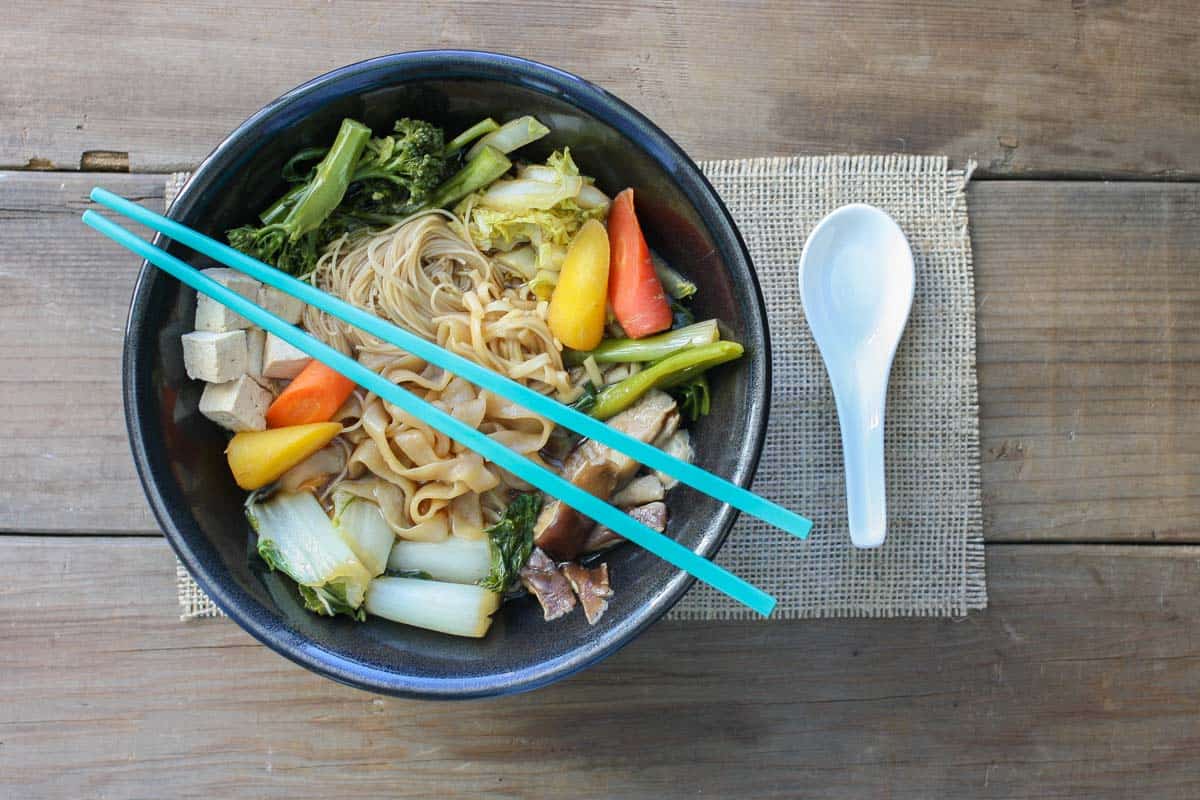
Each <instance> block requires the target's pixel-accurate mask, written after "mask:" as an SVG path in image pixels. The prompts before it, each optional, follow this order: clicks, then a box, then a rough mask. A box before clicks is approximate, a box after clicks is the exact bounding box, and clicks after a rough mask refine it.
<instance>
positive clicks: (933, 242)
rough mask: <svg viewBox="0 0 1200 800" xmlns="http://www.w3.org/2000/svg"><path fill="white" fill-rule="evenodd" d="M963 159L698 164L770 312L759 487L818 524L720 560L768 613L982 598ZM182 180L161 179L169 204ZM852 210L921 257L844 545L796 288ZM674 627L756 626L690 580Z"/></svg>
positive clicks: (836, 472)
mask: <svg viewBox="0 0 1200 800" xmlns="http://www.w3.org/2000/svg"><path fill="white" fill-rule="evenodd" d="M971 166H972V165H968V168H967V169H966V170H952V169H950V168H949V166H948V163H947V160H946V159H945V158H941V157H926V156H902V155H893V156H827V157H818V158H800V157H794V158H756V159H741V160H735V161H710V162H705V163H703V164H701V168H702V169H703V170H704V173H705V174H706V175H707V176H708V178H709V180H710V181H712V184H713V186H714V187H716V189H717V192H718V193H719V194H720V195H721V197H722V198H723V199H724V201H725V203H726V205H728V207H729V210H730V211H731V212H732V214H733V216H734V219H735V220H736V221H737V224H738V227H739V228H740V229H741V232H742V235H743V237H744V238H745V240H746V244H747V245H748V246H749V248H750V254H751V256H752V257H753V259H754V265H755V268H756V270H757V272H758V277H759V281H760V282H761V283H762V290H763V295H764V296H765V298H766V303H767V314H768V318H769V323H770V331H771V346H772V351H773V352H772V371H773V379H772V383H773V389H772V394H771V410H770V425H769V427H768V431H767V440H766V447H765V450H764V451H763V456H762V459H761V461H760V463H759V467H758V473H757V476H756V478H755V481H754V490H755V491H756V492H759V493H760V494H764V495H765V496H767V497H769V498H771V499H772V500H774V501H776V502H778V503H781V504H782V505H784V506H786V507H788V508H791V509H793V510H795V511H798V512H800V513H802V514H804V515H805V516H808V517H809V518H811V519H812V520H813V523H814V525H813V531H812V534H811V536H810V537H809V539H808V540H807V541H805V542H802V543H798V542H797V541H796V540H795V539H793V538H792V537H790V536H787V535H785V534H782V533H780V532H779V531H776V530H774V529H772V528H770V527H769V526H767V525H766V524H765V523H762V522H760V521H759V520H756V519H751V518H749V517H746V516H742V517H741V518H740V519H739V521H738V523H737V525H736V526H735V527H734V529H733V532H732V533H731V534H730V536H729V539H728V540H727V541H726V542H725V545H724V547H723V548H722V549H721V552H720V554H719V555H718V557H717V561H718V562H719V563H720V564H721V565H722V566H724V567H726V568H728V569H729V570H731V571H733V572H734V573H735V574H737V575H739V576H741V577H743V578H745V579H746V580H748V581H750V582H751V583H753V584H754V585H756V586H758V587H760V588H762V589H763V590H764V591H766V592H769V593H770V594H772V595H774V596H775V597H776V598H777V599H778V601H779V604H778V606H777V608H776V610H775V613H774V614H773V615H772V617H773V618H776V619H796V618H811V617H897V616H961V615H964V614H966V613H967V612H968V611H971V610H973V609H980V608H984V607H985V606H986V605H987V586H986V583H985V580H984V557H983V533H982V518H981V509H980V495H979V413H978V400H977V386H976V377H975V299H974V276H973V274H972V267H971V243H970V237H969V234H968V219H967V203H966V185H967V181H968V180H969V179H970V172H971ZM186 179H187V175H186V174H185V173H180V174H176V175H172V176H171V177H170V179H169V180H168V183H167V192H166V194H167V202H168V203H170V201H171V200H172V199H173V198H174V197H175V194H176V193H177V192H178V190H179V188H180V187H181V186H182V185H183V182H184V181H185V180H186ZM847 203H870V204H872V205H876V206H879V207H880V208H882V209H884V210H885V211H887V212H888V213H889V214H891V215H892V217H893V218H894V219H895V220H896V221H897V222H898V223H899V224H900V227H901V228H903V230H904V232H905V234H906V235H907V236H908V239H909V242H910V243H911V245H912V251H913V257H914V259H915V262H916V291H915V295H914V298H913V307H912V314H911V316H910V318H909V322H908V328H907V330H906V332H905V334H904V338H903V339H902V340H901V342H900V347H899V350H898V351H897V353H896V360H895V364H894V365H893V368H892V374H891V383H890V385H889V389H888V406H887V419H886V432H885V442H886V443H885V450H886V462H887V482H888V536H887V541H886V543H885V544H884V545H883V547H881V548H879V549H876V550H856V549H854V548H853V547H852V546H851V545H850V536H849V532H848V530H847V524H846V504H845V483H844V479H843V474H842V452H841V439H840V434H839V430H838V424H837V412H836V409H835V407H834V402H833V395H832V393H831V391H830V387H829V380H828V378H827V376H826V373H825V367H824V364H823V363H822V362H821V357H820V354H819V353H818V351H817V348H816V345H815V344H814V343H813V340H812V335H811V334H810V332H809V330H808V325H807V324H806V322H805V320H804V314H803V312H802V310H801V305H800V291H799V286H798V282H797V267H798V266H799V263H800V251H801V249H802V247H803V245H804V240H805V238H806V237H807V236H808V233H809V231H811V230H812V228H813V227H814V226H815V225H816V224H817V223H818V222H819V221H820V220H821V218H822V217H824V216H825V215H826V214H828V213H829V212H831V211H833V210H834V209H836V208H838V207H839V206H843V205H846V204H847ZM177 577H178V587H179V602H180V605H181V611H182V618H183V619H193V618H197V617H213V616H220V615H221V612H220V610H219V609H217V607H216V606H215V605H214V604H213V603H212V601H210V600H209V599H208V598H207V597H206V596H205V595H204V593H203V592H202V591H201V590H200V588H199V587H198V586H197V585H196V584H195V582H194V581H193V580H192V579H191V577H190V576H189V575H188V574H187V572H186V571H185V570H184V569H183V567H182V566H179V567H178V568H177ZM669 618H672V619H683V620H713V619H755V618H757V617H756V615H755V614H754V613H753V612H751V611H749V610H748V609H745V608H744V607H742V606H740V605H738V604H737V603H735V602H734V601H732V600H730V599H728V598H726V597H725V596H724V595H721V594H719V593H717V592H715V591H713V590H712V589H710V588H709V587H707V586H705V585H703V584H696V585H695V586H694V587H693V588H692V589H691V591H689V592H688V594H687V595H686V596H685V597H684V598H683V599H682V600H681V601H680V602H679V603H678V605H676V607H675V608H674V609H673V610H672V611H671V613H670V615H669Z"/></svg>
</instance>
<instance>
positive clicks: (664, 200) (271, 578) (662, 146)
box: [123, 51, 770, 698]
mask: <svg viewBox="0 0 1200 800" xmlns="http://www.w3.org/2000/svg"><path fill="white" fill-rule="evenodd" d="M519 114H534V115H536V116H537V117H538V118H539V119H541V120H542V121H543V122H545V123H546V124H547V125H549V126H550V128H551V129H552V130H553V134H552V135H551V136H549V137H547V139H546V140H543V141H542V142H539V143H538V146H537V148H536V149H535V148H533V147H531V148H529V152H528V153H526V152H525V151H522V155H525V156H528V157H541V156H544V155H547V154H548V153H549V151H550V150H551V149H552V148H558V147H562V146H564V145H569V146H570V147H571V152H572V154H573V155H574V157H575V160H576V162H577V163H578V164H579V165H580V168H581V169H582V170H583V171H584V172H586V173H588V174H590V175H594V176H595V177H596V178H597V181H598V184H599V185H600V187H601V188H603V189H604V190H606V191H607V192H609V193H610V194H611V193H613V192H615V191H617V190H619V189H621V188H622V187H625V186H634V187H636V189H637V193H638V194H637V197H638V213H639V216H640V217H641V220H642V225H643V227H644V228H645V230H646V233H647V238H648V239H649V240H650V243H651V246H652V247H654V248H655V249H657V251H658V252H659V253H660V254H662V255H663V256H665V257H666V258H667V259H668V260H669V261H670V263H672V264H674V265H675V266H676V267H678V268H680V269H682V270H683V271H685V272H686V273H687V274H688V275H689V276H691V278H692V279H693V280H695V281H696V283H697V284H698V285H699V287H700V291H699V294H698V295H697V299H696V303H695V311H696V314H697V318H707V317H717V318H719V319H720V320H721V321H722V323H723V324H724V327H725V329H726V332H727V333H728V334H729V336H730V337H732V338H734V339H736V340H737V341H740V342H742V343H743V344H744V345H745V346H746V356H745V357H744V358H742V359H741V360H740V361H738V362H736V363H734V364H732V365H729V366H728V367H727V368H725V369H722V370H721V371H720V372H719V373H718V374H716V375H715V376H714V380H713V398H712V408H713V411H712V414H711V415H710V416H708V417H706V418H704V419H703V420H701V421H700V422H699V423H697V424H696V425H695V426H694V427H693V429H692V430H693V435H694V437H695V447H696V452H697V453H698V456H699V458H698V463H699V464H701V465H702V466H704V467H705V468H707V469H709V470H712V471H714V472H716V473H717V474H719V475H724V476H726V477H728V478H730V479H731V480H733V481H734V482H736V483H738V484H739V485H742V486H745V485H747V484H748V483H749V481H750V478H751V476H752V475H753V472H754V468H755V465H756V463H757V461H758V454H759V452H760V450H761V448H762V441H763V436H764V432H765V427H766V421H767V404H768V398H769V395H770V353H769V347H768V339H767V325H766V319H765V314H764V311H763V304H762V297H761V294H760V291H759V287H758V283H757V281H756V279H755V276H754V271H753V269H752V267H751V264H750V258H749V256H748V255H747V253H746V248H745V245H744V244H743V243H742V240H741V238H740V236H739V235H738V232H737V229H736V228H735V226H734V224H733V221H732V220H731V219H730V216H729V213H728V212H727V211H726V209H725V207H724V206H723V205H722V204H721V201H720V199H719V198H718V197H717V195H716V193H715V192H714V191H713V189H712V187H711V186H709V184H708V182H707V181H706V180H705V179H704V177H703V176H702V175H701V173H700V171H699V170H698V169H697V168H696V165H695V164H694V163H693V162H692V161H691V160H690V159H689V158H688V157H687V156H686V155H685V154H684V153H683V151H682V150H680V149H679V147H678V146H676V145H675V144H674V143H673V142H672V141H671V140H670V139H669V138H668V137H667V136H666V135H665V134H664V133H663V132H662V131H660V130H659V129H658V128H656V127H655V126H654V125H653V124H652V123H651V122H650V121H649V120H647V119H646V118H645V117H643V116H642V115H641V114H639V113H638V112H637V111H635V110H633V109H632V108H630V107H629V106H627V105H626V104H625V103H623V102H621V101H620V100H618V99H616V98H615V97H613V96H612V95H610V94H608V93H607V92H605V91H604V90H602V89H599V88H597V87H595V86H593V85H591V84H589V83H587V82H586V81H584V80H582V79H580V78H577V77H575V76H574V75H570V74H568V73H565V72H561V71H559V70H556V69H553V68H550V67H547V66H544V65H541V64H537V63H534V62H531V61H525V60H522V59H517V58H512V57H508V56H501V55H495V54H489V53H476V52H459V51H434V52H421V53H403V54H398V55H391V56H385V57H382V58H376V59H372V60H370V61H364V62H362V63H359V64H354V65H352V66H348V67H344V68H342V69H339V70H336V71H334V72H331V73H329V74H327V75H324V76H322V77H320V78H317V79H315V80H313V81H310V82H308V83H306V84H304V85H303V86H301V87H299V88H297V89H294V90H293V91H291V92H288V93H287V94H285V95H284V96H282V97H280V98H279V99H278V100H276V101H275V102H273V103H271V104H270V105H269V106H267V107H266V108H264V109H263V110H262V111H260V112H258V113H257V114H255V115H254V116H253V117H251V118H250V119H248V120H246V122H244V123H242V125H241V126H239V127H238V129H237V130H235V131H234V132H233V133H232V134H231V135H230V136H229V138H227V139H226V140H225V141H224V142H222V143H221V144H220V146H218V147H217V149H216V150H214V151H213V153H212V154H211V155H210V156H209V157H208V158H207V159H206V160H205V161H204V163H203V164H201V166H200V168H199V169H198V170H197V171H196V173H195V175H194V176H193V177H192V179H191V180H190V181H189V182H188V184H187V186H186V187H185V188H184V189H183V191H182V193H181V194H180V195H179V197H178V198H177V199H176V200H175V202H174V204H173V205H172V206H171V209H170V216H171V217H173V218H174V219H177V220H179V221H180V222H183V223H185V224H187V225H190V226H192V227H194V228H197V229H199V230H201V231H203V232H205V233H207V234H209V235H211V236H214V237H216V238H222V236H223V232H224V231H225V230H226V229H227V228H231V227H234V226H236V225H240V224H245V223H248V222H250V221H252V220H253V219H254V217H255V215H256V213H257V212H258V211H259V210H261V209H262V208H264V207H265V206H266V205H267V204H268V203H269V202H270V201H271V200H273V199H274V198H275V197H276V196H277V195H278V194H279V193H280V192H281V188H282V186H281V181H280V179H279V170H280V166H281V165H282V164H283V163H284V161H285V160H286V159H287V158H288V157H289V156H290V155H291V154H293V153H295V152H296V151H297V150H300V149H302V148H304V147H308V146H312V145H318V144H322V143H327V142H329V141H330V140H331V139H332V137H333V135H334V133H335V132H336V130H337V127H338V124H339V123H340V121H341V120H342V118H343V117H354V118H355V119H359V120H363V121H364V122H366V123H368V124H369V125H371V126H373V127H374V128H375V129H376V130H377V131H384V130H387V129H389V128H390V125H391V122H392V121H393V120H394V119H396V118H398V117H402V116H412V117H419V118H424V119H429V120H431V121H434V122H437V123H439V124H442V125H443V126H445V127H446V129H447V130H449V131H456V130H459V129H462V128H464V127H466V126H467V125H469V124H471V123H474V122H476V121H477V120H479V119H481V118H483V117H485V116H489V115H490V116H494V117H496V118H498V119H501V120H503V119H508V118H512V117H514V116H517V115H519ZM156 242H157V243H158V244H159V245H160V246H166V243H165V242H164V241H163V240H161V238H160V239H159V240H156ZM169 249H170V250H171V251H172V252H175V253H176V254H177V255H180V256H181V257H184V258H188V259H191V261H192V263H194V264H197V265H200V264H201V260H200V259H198V258H197V257H196V256H195V254H192V253H190V252H188V251H184V250H182V249H181V248H179V247H178V246H175V245H172V246H171V247H170V248H169ZM194 308H195V295H194V293H193V292H191V291H190V290H187V289H186V288H185V287H182V286H181V284H179V283H178V282H177V281H175V280H174V279H172V278H170V277H169V276H167V275H165V274H163V273H161V272H159V271H157V270H156V269H154V268H152V267H151V266H149V265H146V264H143V266H142V271H141V275H140V276H139V278H138V282H137V286H136V288H135V289H134V294H133V301H132V305H131V307H130V311H129V322H128V325H127V327H126V332H125V353H124V364H123V367H124V378H125V380H124V396H125V416H126V423H127V425H128V428H129V438H130V441H131V443H132V446H133V455H134V460H135V461H136V463H137V468H138V473H139V475H140V476H141V480H142V484H143V486H144V487H145V490H146V496H147V497H148V498H149V500H150V504H151V506H152V507H153V509H154V514H155V516H156V517H157V519H158V521H159V524H160V525H161V526H162V528H163V530H164V531H165V532H166V534H167V538H168V540H169V541H170V542H171V545H172V547H174V549H175V552H176V554H177V555H178V556H179V558H180V560H181V561H182V562H183V563H184V565H185V566H186V567H187V569H188V571H189V572H191V574H192V575H193V576H194V577H195V578H196V580H197V582H199V584H200V586H201V587H203V589H204V591H205V592H207V593H208V595H209V596H210V597H211V598H212V599H213V600H214V601H216V603H217V605H218V606H220V607H221V609H222V610H223V611H225V612H226V613H227V614H228V615H229V616H230V617H232V618H233V619H234V620H235V621H236V622H237V623H238V624H240V625H241V626H242V627H243V628H245V629H246V630H247V631H249V632H250V633H251V634H252V635H253V636H254V637H256V638H257V639H258V640H259V641H261V642H263V643H264V644H266V645H267V646H269V647H270V648H272V649H273V650H275V651H276V652H278V653H281V654H283V655H285V656H287V657H288V658H290V659H292V660H293V661H295V662H297V663H299V664H301V665H303V666H305V667H307V668H309V669H311V670H313V671H314V672H318V673H320V674H322V675H327V676H329V677H331V678H333V679H335V680H338V681H342V682H344V683H347V684H351V685H353V686H358V687H361V688H364V689H369V690H372V691H376V692H383V693H386V694H394V695H408V696H419V697H438V698H448V697H478V696H485V695H495V694H503V693H508V692H517V691H523V690H528V689H533V688H536V687H539V686H544V685H545V684H547V683H550V682H551V681H554V680H557V679H559V678H562V677H564V676H566V675H570V674H571V673H573V672H575V671H576V670H579V669H582V668H583V667H585V666H587V665H589V664H592V663H594V662H596V661H598V660H599V659H601V658H603V657H604V656H606V655H608V654H610V653H612V652H614V651H615V650H617V648H619V647H620V646H621V645H623V644H625V643H626V642H628V641H630V640H631V639H632V638H633V637H634V636H636V635H637V634H638V633H639V632H641V631H642V630H644V629H645V628H646V627H647V626H649V625H650V624H651V623H652V622H654V621H655V620H656V619H658V618H659V617H660V616H662V615H663V614H664V613H665V612H666V611H667V609H669V608H670V607H671V606H672V605H673V604H674V603H675V602H676V601H677V600H678V599H679V597H680V596H681V595H682V594H683V593H684V591H686V590H687V588H688V587H689V586H690V585H691V583H692V579H691V578H690V577H689V576H688V575H686V574H685V573H683V572H681V571H679V570H677V569H674V568H672V567H670V566H668V565H667V564H665V563H664V562H662V561H660V560H658V559H657V558H655V557H654V556H652V555H650V554H649V553H647V552H645V551H642V550H640V549H638V548H636V547H634V546H632V545H625V546H623V547H620V548H617V550H615V551H614V552H612V553H611V554H610V555H609V557H608V562H609V565H610V569H611V570H612V583H613V587H614V590H615V593H616V596H615V597H614V598H613V601H612V604H611V606H610V608H609V610H608V613H607V614H605V616H604V617H603V619H602V620H601V621H600V622H599V623H598V624H597V625H595V626H594V627H593V626H589V625H588V624H587V622H586V621H585V620H584V618H583V615H582V614H581V613H578V612H576V613H575V614H573V615H571V616H569V617H567V618H564V619H561V620H558V621H556V622H553V623H546V622H543V620H542V619H541V614H540V610H539V609H538V607H537V604H536V602H535V601H533V600H532V599H530V598H524V599H521V600H518V601H515V602H511V603H508V604H506V605H505V606H504V607H503V609H502V610H501V611H500V612H499V614H498V615H497V619H496V621H495V623H494V624H493V626H492V629H491V632H490V633H489V634H488V635H487V637H486V638H484V639H482V640H474V639H458V638H454V637H450V636H443V635H440V634H436V633H431V632H427V631H422V630H417V629H415V628H409V627H406V626H402V625H396V624H393V623H390V622H386V621H383V620H371V621H368V622H366V623H363V624H356V623H354V622H352V621H349V620H344V619H332V620H331V619H328V618H321V617H316V616H314V615H312V614H310V613H308V612H306V611H305V610H304V609H303V607H302V606H301V604H300V601H299V598H298V596H297V593H296V590H295V587H294V586H292V585H291V584H290V583H289V582H288V581H287V579H285V578H282V577H281V576H279V575H277V574H272V573H270V572H268V571H267V570H266V569H265V565H263V564H262V562H261V561H259V560H258V558H257V556H256V555H255V554H254V548H253V545H252V536H251V534H250V531H249V529H248V526H247V524H246V521H245V519H244V518H243V516H242V502H243V498H244V493H243V492H241V491H240V490H239V489H238V488H237V487H236V486H235V485H234V483H233V480H232V479H231V477H230V475H229V470H228V468H227V467H226V465H225V460H224V457H223V455H222V450H223V447H224V441H225V439H224V437H223V435H222V433H221V431H220V430H218V429H217V428H216V426H214V425H212V424H211V423H209V422H208V421H207V420H205V419H204V418H203V417H201V416H200V415H199V413H198V411H197V403H198V400H199V393H200V389H201V386H200V385H199V383H198V382H193V381H189V380H188V379H187V376H186V375H185V374H184V372H183V359H182V356H181V352H180V344H179V337H180V335H181V334H184V333H186V332H188V331H189V330H190V329H191V327H192V324H191V320H192V314H193V311H194ZM668 504H669V506H670V508H671V521H670V527H669V530H668V532H669V533H670V535H671V536H673V537H675V538H676V539H678V540H679V541H680V542H682V543H683V544H685V545H687V546H688V547H691V548H693V549H695V550H696V551H697V552H699V553H701V554H703V555H705V556H710V557H711V556H712V555H714V554H715V553H716V552H717V549H718V548H719V547H720V546H721V543H722V541H723V540H724V538H725V536H726V535H727V533H728V532H729V528H730V526H731V525H732V524H733V520H734V517H735V514H736V512H735V511H734V510H733V509H731V508H729V507H728V506H725V505H722V504H720V503H717V502H716V501H714V500H712V499H711V498H709V497H707V496H705V495H701V494H699V493H696V492H693V491H692V490H690V489H688V488H687V487H682V486H681V487H677V488H676V489H674V490H672V492H671V493H670V496H669V498H668Z"/></svg>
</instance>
